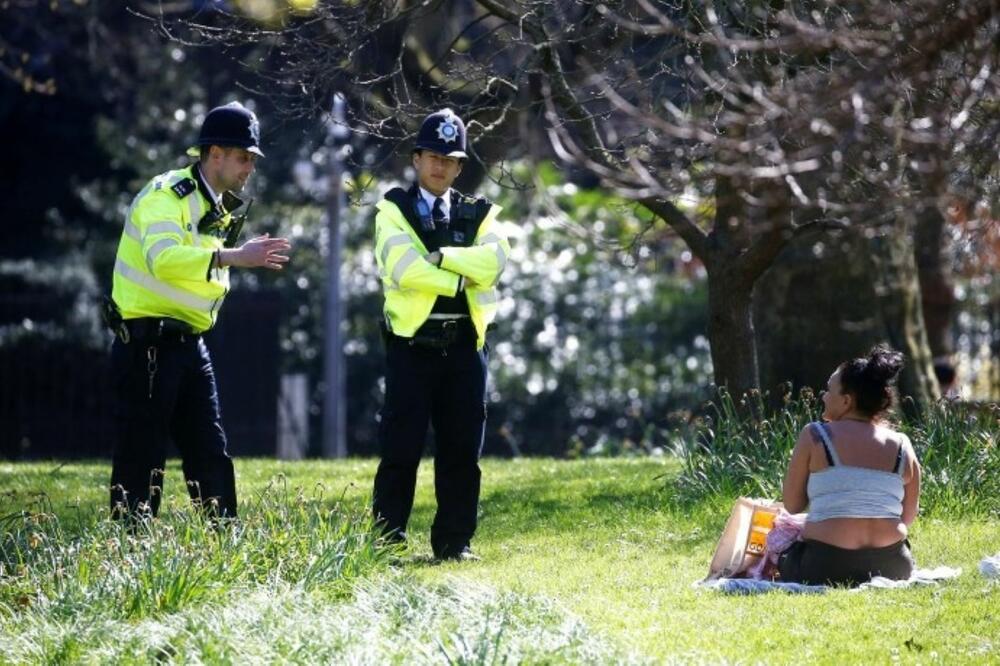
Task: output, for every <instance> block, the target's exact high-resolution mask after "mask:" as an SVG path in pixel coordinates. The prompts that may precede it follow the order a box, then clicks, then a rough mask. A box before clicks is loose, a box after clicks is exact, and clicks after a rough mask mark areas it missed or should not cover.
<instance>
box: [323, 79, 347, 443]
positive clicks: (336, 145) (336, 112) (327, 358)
mask: <svg viewBox="0 0 1000 666" xmlns="http://www.w3.org/2000/svg"><path fill="white" fill-rule="evenodd" d="M345 103H346V100H345V99H344V96H343V95H341V94H340V93H337V94H336V95H334V97H333V107H332V109H331V113H330V122H329V125H328V127H327V133H328V134H327V144H328V147H329V150H328V153H327V155H328V158H327V159H328V163H329V168H330V187H329V188H328V189H327V198H326V224H327V232H328V235H327V238H328V242H327V253H326V275H327V281H326V318H325V320H326V326H325V332H326V344H325V351H324V354H323V358H324V377H325V379H326V394H325V395H324V397H323V457H325V458H344V457H346V456H347V437H346V427H345V421H346V419H345V410H344V375H345V374H346V373H345V368H344V344H343V340H342V337H341V330H340V324H341V322H342V321H343V318H344V317H343V303H342V302H341V298H340V264H341V257H342V254H343V240H342V238H341V234H340V216H341V213H342V211H343V210H344V188H343V176H344V162H343V159H344V155H343V149H344V144H345V141H346V139H347V137H348V135H349V131H348V129H347V125H346V122H345V117H346V114H345V108H344V106H345Z"/></svg>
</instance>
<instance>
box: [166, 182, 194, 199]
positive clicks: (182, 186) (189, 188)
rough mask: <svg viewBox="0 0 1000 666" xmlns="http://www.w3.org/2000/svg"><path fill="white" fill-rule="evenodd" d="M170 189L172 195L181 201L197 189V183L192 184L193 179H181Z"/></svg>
mask: <svg viewBox="0 0 1000 666" xmlns="http://www.w3.org/2000/svg"><path fill="white" fill-rule="evenodd" d="M170 189H171V190H173V192H174V194H176V195H177V196H178V197H179V198H181V199H183V198H184V197H186V196H187V195H189V194H191V193H192V192H194V191H195V190H196V189H198V183H196V182H194V178H182V179H180V180H178V181H177V182H176V183H174V184H173V185H171V186H170Z"/></svg>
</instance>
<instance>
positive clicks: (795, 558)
mask: <svg viewBox="0 0 1000 666" xmlns="http://www.w3.org/2000/svg"><path fill="white" fill-rule="evenodd" d="M913 567H914V564H913V555H911V553H910V544H909V541H907V540H905V539H904V540H902V541H899V542H897V543H894V544H892V545H891V546H885V547H883V548H859V549H856V550H855V549H848V548H838V547H837V546H832V545H830V544H828V543H823V542H822V541H813V540H811V539H809V540H806V541H798V542H796V543H794V544H792V546H791V547H790V548H789V549H788V550H786V551H785V552H783V553H782V554H781V555H780V556H779V558H778V572H779V573H780V574H781V580H782V581H785V582H789V583H806V584H812V585H847V586H851V587H854V586H857V585H860V584H861V583H866V582H868V581H869V580H871V579H872V577H874V576H884V577H886V578H890V579H892V580H905V579H907V578H909V577H910V574H911V573H913Z"/></svg>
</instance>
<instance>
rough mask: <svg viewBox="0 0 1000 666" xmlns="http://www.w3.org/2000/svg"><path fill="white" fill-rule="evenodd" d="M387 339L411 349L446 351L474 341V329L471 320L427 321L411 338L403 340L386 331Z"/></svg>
mask: <svg viewBox="0 0 1000 666" xmlns="http://www.w3.org/2000/svg"><path fill="white" fill-rule="evenodd" d="M386 333H387V334H388V337H389V338H390V339H393V340H399V341H401V342H405V343H406V344H409V345H410V346H411V347H424V348H427V349H440V350H442V351H444V350H446V349H448V348H449V347H451V346H452V345H454V344H456V343H462V342H469V341H472V340H475V339H476V327H475V326H473V325H472V319H470V318H469V317H462V318H459V319H428V320H427V321H425V322H424V323H423V325H422V326H421V327H420V328H418V329H417V332H416V333H414V334H413V337H411V338H404V337H402V336H399V335H395V334H393V333H390V332H388V331H386Z"/></svg>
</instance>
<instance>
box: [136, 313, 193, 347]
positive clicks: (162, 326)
mask: <svg viewBox="0 0 1000 666" xmlns="http://www.w3.org/2000/svg"><path fill="white" fill-rule="evenodd" d="M125 326H126V327H127V328H128V332H129V335H130V336H131V338H132V339H133V340H140V341H142V342H190V341H193V340H197V339H198V338H199V337H201V334H200V333H196V332H195V331H194V329H192V328H191V325H190V324H188V323H187V322H183V321H179V320H177V319H170V318H167V317H163V318H155V317H141V318H139V319H126V320H125Z"/></svg>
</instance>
